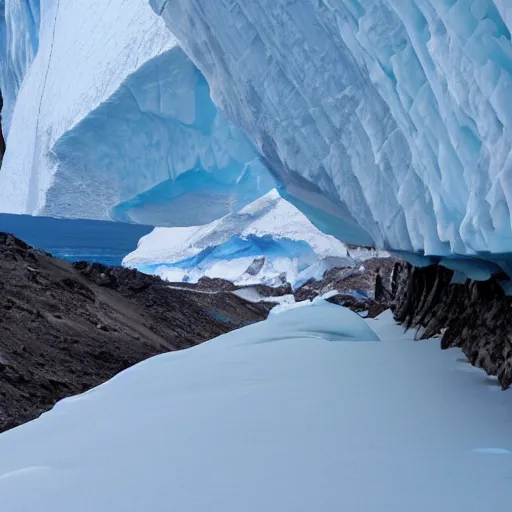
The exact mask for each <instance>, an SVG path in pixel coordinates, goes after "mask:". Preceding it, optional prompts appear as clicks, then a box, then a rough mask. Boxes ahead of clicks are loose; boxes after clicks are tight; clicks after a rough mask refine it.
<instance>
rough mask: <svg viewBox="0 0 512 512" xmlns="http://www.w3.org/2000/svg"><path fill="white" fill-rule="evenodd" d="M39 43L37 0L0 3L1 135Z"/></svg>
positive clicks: (0, 0) (15, 0)
mask: <svg viewBox="0 0 512 512" xmlns="http://www.w3.org/2000/svg"><path fill="white" fill-rule="evenodd" d="M38 43H39V0H0V62H1V63H2V65H1V66H0V91H1V92H2V98H3V106H2V133H3V134H4V136H5V137H6V136H7V134H8V133H9V127H10V124H11V118H12V112H13V110H14V104H15V102H16V96H17V95H18V91H19V88H20V85H21V82H22V81H23V77H24V76H25V73H26V71H27V69H28V67H29V66H30V64H31V63H32V61H33V59H34V55H35V53H36V52H37V48H38Z"/></svg>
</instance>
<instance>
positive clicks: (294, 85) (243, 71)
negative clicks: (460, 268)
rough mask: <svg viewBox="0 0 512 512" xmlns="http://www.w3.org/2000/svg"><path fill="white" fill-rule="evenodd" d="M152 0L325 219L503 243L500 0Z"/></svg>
mask: <svg viewBox="0 0 512 512" xmlns="http://www.w3.org/2000/svg"><path fill="white" fill-rule="evenodd" d="M151 5H152V7H153V8H154V9H155V11H156V12H157V13H158V14H161V16H162V17H163V18H164V20H165V21H166V23H167V24H168V26H169V27H170V29H171V30H172V32H173V34H174V35H175V36H176V37H177V39H178V41H179V43H180V45H181V47H182V48H183V49H184V50H185V51H186V52H187V54H188V55H189V56H190V58H191V59H192V60H193V62H194V63H195V64H196V65H197V66H198V68H199V69H200V70H201V72H202V73H203V74H204V76H205V77H206V79H207V80H208V83H209V84H210V87H211V91H212V98H213V99H214V101H215V103H216V104H217V105H218V106H219V108H220V109H221V110H222V111H223V112H225V113H226V115H227V116H228V117H229V118H230V119H231V120H232V121H233V122H234V123H235V124H236V125H237V126H240V127H242V128H243V130H244V131H245V132H246V133H248V134H250V136H251V137H252V140H253V141H254V142H255V144H256V146H257V147H258V149H259V150H260V152H261V153H262V154H263V156H264V157H265V159H266V160H267V161H268V162H269V165H270V166H271V168H272V169H273V171H274V173H275V174H276V175H277V176H278V179H279V181H280V182H282V183H283V184H284V186H283V191H282V193H283V196H284V197H286V198H288V199H290V200H291V201H292V202H294V203H295V204H296V205H297V206H299V207H300V208H301V209H302V210H303V211H304V212H306V213H307V215H308V217H309V218H310V219H311V220H312V221H314V222H315V224H317V225H318V226H319V227H321V228H322V229H323V230H325V231H327V232H329V233H332V234H335V235H336V236H338V237H339V238H341V239H342V240H345V241H347V242H354V243H357V242H361V241H362V240H365V239H368V238H369V239H371V241H373V243H375V244H376V245H377V246H379V247H385V248H392V249H395V250H399V251H404V252H409V253H421V254H425V255H436V256H443V255H450V254H452V253H456V254H459V255H471V256H475V255H482V254H483V255H486V254H488V253H510V252H512V229H511V216H510V206H511V201H512V181H511V180H512V175H511V171H512V156H511V147H512V108H511V107H510V101H509V97H510V90H511V88H512V76H511V73H512V44H511V37H510V28H511V27H512V21H511V20H512V7H511V6H510V3H509V2H508V1H507V0H499V1H498V0H496V1H494V2H493V1H491V0H449V1H448V0H416V1H410V2H404V1H402V0H359V1H353V0H296V1H293V2H290V1H288V0H258V1H253V0H219V1H216V2H211V1H209V0H173V1H170V2H169V1H166V0H151ZM363 243H364V242H363ZM484 257H485V256H484Z"/></svg>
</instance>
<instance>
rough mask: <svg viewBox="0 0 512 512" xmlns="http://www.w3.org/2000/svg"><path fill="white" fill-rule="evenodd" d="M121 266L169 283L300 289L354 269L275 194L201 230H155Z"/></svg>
mask: <svg viewBox="0 0 512 512" xmlns="http://www.w3.org/2000/svg"><path fill="white" fill-rule="evenodd" d="M123 264H124V265H126V266H128V267H134V268H137V269H138V270H140V271H142V272H147V273H151V274H156V275H159V276H160V277H162V278H164V279H167V280H169V281H175V282H176V281H178V282H179V281H187V282H197V281H198V280H199V279H200V278H201V277H203V276H206V277H210V278H214V277H218V278H223V279H228V280H230V281H232V282H234V283H236V284H238V285H249V284H267V285H270V286H280V285H282V284H283V282H289V283H291V284H293V285H294V286H300V284H302V283H303V282H305V281H307V280H308V279H311V278H316V279H320V278H321V277H322V276H323V274H324V272H325V271H327V270H329V269H330V268H332V267H335V266H347V265H351V264H353V259H352V258H351V257H350V256H349V254H348V251H347V248H346V246H345V245H344V244H343V243H342V242H340V241H339V240H337V239H336V238H334V237H332V236H330V235H325V234H324V233H322V232H320V231H319V230H318V229H316V228H315V227H314V226H313V225H312V224H311V223H310V222H309V220H308V219H307V217H306V216H305V215H304V214H302V213H301V212H300V211H299V210H297V209H296V208H295V207H294V206H292V205H291V204H290V203H288V202H287V201H286V200H284V199H282V198H281V197H280V196H279V194H278V193H277V191H276V190H273V191H271V192H269V193H268V194H266V195H265V196H264V197H262V198H260V199H258V200H257V201H255V202H254V203H252V204H250V205H248V206H246V207H245V208H243V209H242V210H241V211H240V212H238V213H233V214H230V215H227V216H225V217H223V218H221V219H219V220H217V221H214V222H213V223H211V224H208V225H206V226H196V227H188V228H155V229H154V231H153V232H151V233H149V234H148V235H146V236H144V237H143V238H141V240H140V242H139V244H138V248H137V249H136V250H135V251H134V252H132V253H131V254H129V255H128V256H126V258H125V259H124V260H123Z"/></svg>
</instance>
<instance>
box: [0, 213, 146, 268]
mask: <svg viewBox="0 0 512 512" xmlns="http://www.w3.org/2000/svg"><path fill="white" fill-rule="evenodd" d="M152 229H153V228H152V227H150V226H141V225H137V224H125V223H121V222H103V221H93V220H78V219H54V218H51V217H31V216H28V215H10V214H3V213H0V232H8V233H12V234H13V235H15V236H17V237H18V238H21V239H22V240H24V241H25V242H27V243H28V244H30V245H32V246H34V247H37V248H39V249H44V250H45V251H48V252H50V253H51V254H53V255H54V256H55V257H57V258H62V259H64V260H67V261H71V262H73V261H80V260H87V261H94V262H99V263H104V264H106V265H120V264H121V261H122V259H123V258H124V256H126V255H127V254H128V253H129V252H131V251H133V250H134V249H135V248H136V247H137V242H138V241H139V239H140V237H142V236H144V235H146V234H148V233H149V232H150V231H151V230H152Z"/></svg>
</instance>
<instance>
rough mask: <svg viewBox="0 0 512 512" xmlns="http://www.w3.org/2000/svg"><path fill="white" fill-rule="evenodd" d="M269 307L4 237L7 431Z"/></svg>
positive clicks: (0, 320) (0, 334)
mask: <svg viewBox="0 0 512 512" xmlns="http://www.w3.org/2000/svg"><path fill="white" fill-rule="evenodd" d="M270 307H271V305H269V304H254V303H251V302H247V301H245V300H243V299H242V298H240V297H237V296H236V295H234V294H232V293H227V292H226V293H224V292H222V293H216V294H215V295H209V294H205V293H193V292H189V291H187V290H178V289H172V288H170V287H169V286H168V284H167V283H165V282H163V281H162V280H160V279H159V278H157V277H153V276H148V275H145V274H141V273H140V272H137V271H136V270H129V269H126V268H122V267H106V266H104V265H101V264H90V263H86V262H80V263H76V264H74V265H71V264H70V263H67V262H64V261H62V260H59V259H56V258H53V257H52V256H51V255H50V254H48V253H45V252H44V251H39V250H37V249H34V248H32V247H30V246H29V245H27V244H26V243H24V242H23V241H21V240H19V239H18V238H16V237H14V236H13V235H10V234H5V233H0V431H3V430H7V429H9V428H12V427H14V426H16V425H19V424H21V423H24V422H26V421H29V420H31V419H34V418H36V417H37V416H39V415H40V414H41V413H42V412H44V411H47V410H48V409H50V408H51V407H52V406H53V405H54V404H55V402H57V401H58V400H60V399H61V398H64V397H66V396H70V395H74V394H78V393H81V392H84V391H86V390H88V389H90V388H92V387H94V386H97V385H99V384H101V383H102V382H104V381H106V380H108V379H110V378H111V377H113V376H114V375H115V374H116V373H118V372H120V371H121V370H123V369H125V368H128V367H129V366H131V365H133V364H135V363H137V362H139V361H141V360H143V359H146V358H148V357H151V356H154V355H156V354H160V353H162V352H167V351H172V350H179V349H183V348H188V347H191V346H194V345H196V344H198V343H201V342H203V341H206V340H208V339H211V338H213V337H215V336H218V335H221V334H224V333H226V332H228V331H230V330H233V329H236V328H239V327H242V326H244V325H247V324H249V323H253V322H256V321H259V320H262V319H264V318H266V316H267V314H268V311H269V309H270Z"/></svg>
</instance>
